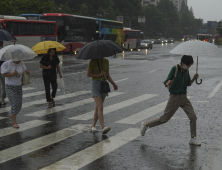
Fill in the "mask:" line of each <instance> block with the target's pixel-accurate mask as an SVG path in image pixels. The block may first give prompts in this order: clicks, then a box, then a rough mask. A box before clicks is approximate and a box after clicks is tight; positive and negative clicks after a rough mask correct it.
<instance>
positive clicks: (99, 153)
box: [41, 128, 140, 170]
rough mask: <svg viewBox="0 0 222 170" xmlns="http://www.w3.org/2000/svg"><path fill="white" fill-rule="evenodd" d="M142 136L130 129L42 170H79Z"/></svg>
mask: <svg viewBox="0 0 222 170" xmlns="http://www.w3.org/2000/svg"><path fill="white" fill-rule="evenodd" d="M139 136H140V132H139V129H136V128H129V129H127V130H125V131H123V132H120V133H118V134H116V135H115V136H112V137H110V138H108V139H106V140H103V141H102V142H99V143H97V144H95V145H93V146H90V147H88V148H86V149H84V150H82V151H80V152H77V153H75V154H73V155H71V156H69V157H67V158H65V159H62V160H60V161H59V162H56V163H54V164H52V165H49V166H47V167H45V168H42V169H41V170H52V169H63V170H77V169H80V168H82V167H84V166H86V165H88V164H90V163H92V162H93V161H95V160H97V159H99V158H101V157H103V156H105V155H107V154H108V153H110V152H112V151H114V150H115V149H118V148H120V147H121V146H123V145H125V144H127V143H129V142H131V141H132V140H134V139H136V138H137V137H139Z"/></svg>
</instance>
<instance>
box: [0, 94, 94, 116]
mask: <svg viewBox="0 0 222 170" xmlns="http://www.w3.org/2000/svg"><path fill="white" fill-rule="evenodd" d="M87 93H90V91H79V92H75V93H70V94H65V95H60V96H58V97H56V100H62V99H67V98H70V97H75V96H79V95H83V94H87ZM44 103H46V100H45V99H42V100H36V101H32V102H28V103H24V104H22V108H26V107H30V106H33V105H35V104H44ZM10 109H11V106H8V107H4V108H1V109H0V113H4V112H9V111H10Z"/></svg>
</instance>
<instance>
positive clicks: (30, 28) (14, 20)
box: [0, 15, 57, 48]
mask: <svg viewBox="0 0 222 170" xmlns="http://www.w3.org/2000/svg"><path fill="white" fill-rule="evenodd" d="M0 29H4V30H7V31H9V32H10V33H11V34H12V35H14V36H15V38H16V39H17V40H18V41H16V42H15V43H16V44H22V45H25V46H27V47H29V48H32V47H33V46H34V45H35V44H37V43H39V42H41V41H47V40H52V41H57V25H56V22H55V21H40V20H26V18H24V17H15V16H3V15H0ZM9 44H14V42H8V41H0V48H2V47H4V46H6V45H9Z"/></svg>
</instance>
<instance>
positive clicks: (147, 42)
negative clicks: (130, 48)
mask: <svg viewBox="0 0 222 170" xmlns="http://www.w3.org/2000/svg"><path fill="white" fill-rule="evenodd" d="M140 48H146V49H149V48H150V49H152V48H153V44H152V41H150V40H142V41H141V44H140Z"/></svg>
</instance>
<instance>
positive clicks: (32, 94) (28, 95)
mask: <svg viewBox="0 0 222 170" xmlns="http://www.w3.org/2000/svg"><path fill="white" fill-rule="evenodd" d="M57 91H60V89H58V90H57ZM41 94H45V90H44V91H38V92H33V93H27V94H23V96H22V98H27V97H33V96H38V95H41ZM5 101H9V100H8V98H6V99H5Z"/></svg>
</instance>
